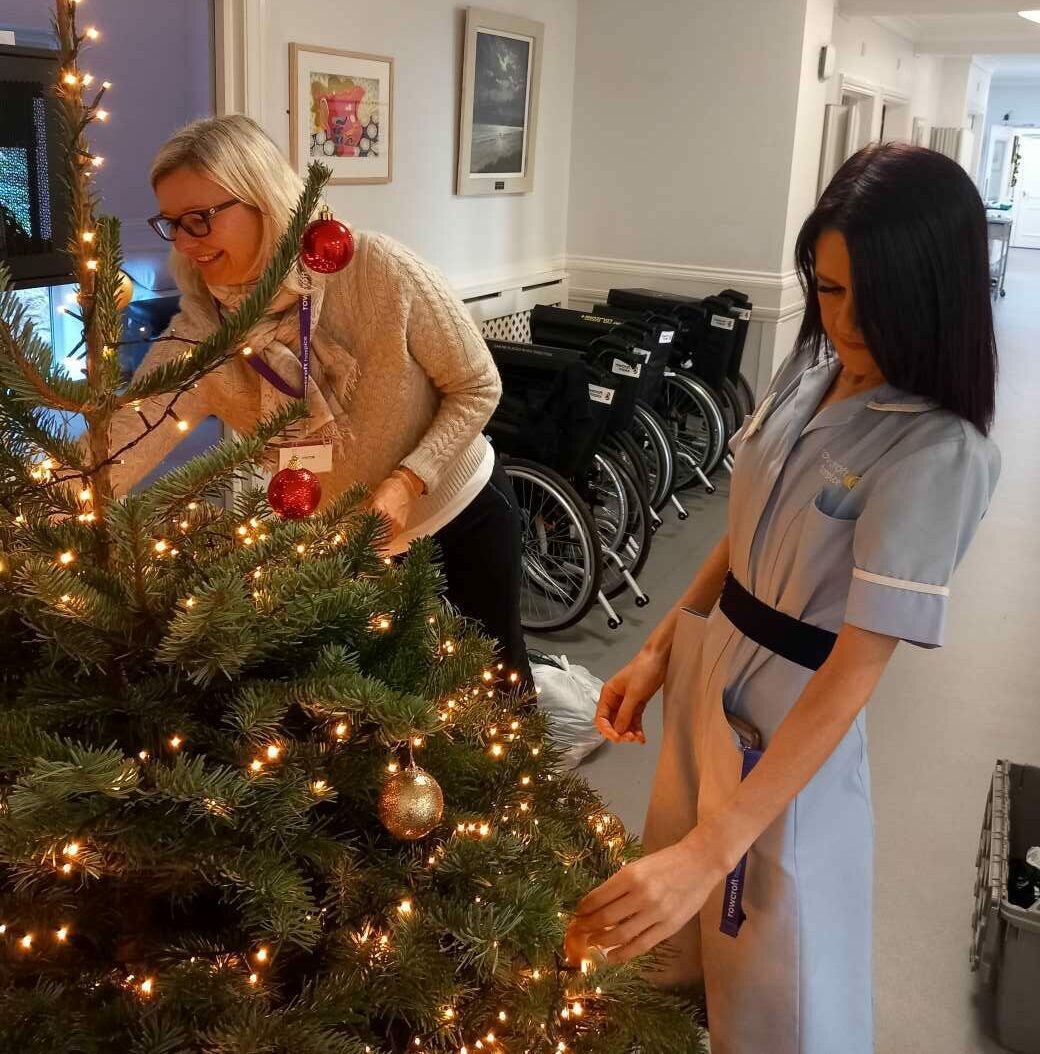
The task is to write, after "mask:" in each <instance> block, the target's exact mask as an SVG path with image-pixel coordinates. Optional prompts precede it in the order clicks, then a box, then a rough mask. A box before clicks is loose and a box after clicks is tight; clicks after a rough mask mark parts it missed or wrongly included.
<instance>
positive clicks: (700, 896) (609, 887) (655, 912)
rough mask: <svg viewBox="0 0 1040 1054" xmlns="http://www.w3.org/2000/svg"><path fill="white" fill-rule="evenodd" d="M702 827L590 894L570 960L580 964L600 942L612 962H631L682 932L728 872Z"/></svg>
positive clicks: (571, 930)
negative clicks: (588, 951)
mask: <svg viewBox="0 0 1040 1054" xmlns="http://www.w3.org/2000/svg"><path fill="white" fill-rule="evenodd" d="M702 831H703V829H700V828H695V829H694V830H693V831H691V832H690V834H688V835H687V836H686V837H685V838H684V839H683V840H682V841H681V842H677V843H676V844H675V845H671V846H669V847H668V848H667V849H662V850H660V851H659V852H656V853H651V854H650V855H649V856H644V857H643V858H642V859H641V860H636V861H634V862H633V863H631V864H626V865H625V866H624V867H623V868H622V869H621V870H620V871H618V873H617V874H616V875H614V876H613V877H612V878H609V879H607V881H606V882H604V883H603V884H602V885H601V886H598V887H597V888H596V889H594V890H593V891H592V892H591V893H590V894H589V895H588V896H587V897H585V899H584V900H583V901H582V902H581V903H580V904H579V905H578V913H577V914H576V915H575V917H574V919H573V920H572V921H571V924H570V926H569V927H568V929H567V940H566V944H565V949H566V952H567V958H568V961H570V962H571V963H572V965H574V966H577V965H579V963H580V961H581V959H583V958H586V957H587V956H586V954H585V953H586V951H587V949H589V948H591V947H598V948H600V949H602V950H603V951H604V952H605V953H606V957H607V961H608V962H609V963H611V964H612V965H616V964H618V963H624V962H628V960H629V959H634V958H636V957H637V956H639V955H645V954H646V953H647V952H648V951H650V950H651V949H652V948H656V947H657V945H658V944H660V943H661V941H664V940H667V939H668V938H669V937H671V936H674V934H676V933H678V932H679V930H681V929H682V927H683V926H685V925H686V923H687V922H689V921H690V919H692V918H693V916H694V915H696V914H697V912H698V911H700V910H701V907H702V906H703V905H704V902H705V900H707V898H708V895H709V894H710V893H711V891H712V890H713V889H714V888H715V887H716V886H717V885H718V884H719V883H720V882H721V881H722V880H723V879H724V878H725V877H726V874H727V873H728V869H727V868H726V866H725V864H724V862H723V860H724V856H723V854H722V853H721V852H719V851H718V850H717V848H716V847H715V846H714V845H713V844H712V840H711V837H710V836H709V835H707V834H704V833H702Z"/></svg>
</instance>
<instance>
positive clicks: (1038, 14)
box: [1018, 9, 1040, 22]
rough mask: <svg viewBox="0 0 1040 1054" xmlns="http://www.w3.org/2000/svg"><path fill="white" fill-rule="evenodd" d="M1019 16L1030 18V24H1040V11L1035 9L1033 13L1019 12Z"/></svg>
mask: <svg viewBox="0 0 1040 1054" xmlns="http://www.w3.org/2000/svg"><path fill="white" fill-rule="evenodd" d="M1018 13H1019V15H1021V16H1022V18H1028V19H1029V21H1030V22H1040V9H1034V10H1032V11H1019V12H1018Z"/></svg>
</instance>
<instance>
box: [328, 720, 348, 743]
mask: <svg viewBox="0 0 1040 1054" xmlns="http://www.w3.org/2000/svg"><path fill="white" fill-rule="evenodd" d="M332 732H333V735H335V737H336V738H337V739H346V737H347V734H348V733H349V732H350V725H348V724H347V722H346V721H340V723H339V724H338V725H336V727H335V728H334V729H333V730H332Z"/></svg>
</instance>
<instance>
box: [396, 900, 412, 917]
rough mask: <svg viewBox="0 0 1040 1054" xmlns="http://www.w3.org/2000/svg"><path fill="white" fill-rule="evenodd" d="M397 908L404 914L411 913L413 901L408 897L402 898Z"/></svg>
mask: <svg viewBox="0 0 1040 1054" xmlns="http://www.w3.org/2000/svg"><path fill="white" fill-rule="evenodd" d="M397 910H398V911H399V912H400V913H401V914H402V915H411V913H412V902H411V901H410V900H408V899H405V900H402V901H401V903H400V904H399V905H398V906H397Z"/></svg>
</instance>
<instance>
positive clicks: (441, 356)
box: [395, 247, 502, 491]
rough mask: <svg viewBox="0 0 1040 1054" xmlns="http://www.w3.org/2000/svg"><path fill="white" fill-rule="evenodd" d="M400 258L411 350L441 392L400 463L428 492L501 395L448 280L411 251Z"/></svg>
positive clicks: (480, 340)
mask: <svg viewBox="0 0 1040 1054" xmlns="http://www.w3.org/2000/svg"><path fill="white" fill-rule="evenodd" d="M398 249H399V250H400V260H399V261H395V262H399V264H400V266H401V268H402V270H403V272H404V273H405V275H406V276H407V280H408V287H409V293H410V303H409V305H408V317H407V330H406V332H407V340H408V351H409V353H410V354H411V355H412V357H413V358H414V359H415V360H416V361H417V362H418V363H419V364H420V365H421V366H422V367H423V369H424V370H425V371H426V373H427V376H428V377H429V378H430V380H431V381H432V383H433V385H434V387H435V388H436V389H437V390H438V392H440V394H441V402H440V406H439V407H438V409H437V413H436V415H435V416H434V419H433V421H432V422H431V424H430V427H429V428H428V429H427V430H426V433H425V434H424V435H423V437H422V438H421V439H420V440H419V443H418V445H417V446H416V447H415V449H414V450H413V451H412V452H411V453H410V454H409V455H408V456H407V457H405V458H404V460H403V461H402V464H403V465H404V467H405V468H409V469H411V470H412V472H414V473H415V474H416V475H417V476H418V477H419V478H420V479H421V480H422V481H423V482H424V483H425V484H426V488H427V490H429V491H432V490H435V489H436V487H437V485H438V483H439V481H440V479H441V477H442V475H443V473H444V471H445V470H446V469H448V468H449V467H450V466H451V463H452V461H453V460H454V458H455V457H456V456H458V455H459V454H461V453H463V452H464V451H465V450H466V449H467V448H468V447H469V446H470V444H471V443H472V442H473V440H474V439H476V437H477V436H478V435H479V434H480V433H481V432H482V431H483V429H484V426H485V425H486V424H487V423H488V421H489V420H490V419H491V415H492V414H493V413H494V411H495V407H496V406H498V401H499V399H500V398H501V396H502V382H501V380H500V378H499V376H498V369H497V367H496V366H495V362H494V359H492V357H491V352H490V351H488V346H487V344H486V343H485V341H484V338H483V337H482V336H481V335H480V330H479V329H477V326H476V323H475V322H474V321H473V319H472V318H471V316H470V314H469V312H468V311H467V310H466V308H465V306H464V305H463V303H462V302H461V301H460V300H459V298H458V297H457V296H456V295H455V294H454V293H453V292H452V290H451V288H450V287H449V285H448V283H447V280H446V279H445V278H444V277H443V276H442V275H441V274H440V273H438V272H437V271H436V270H435V269H434V268H433V267H431V266H430V265H429V264H427V263H425V262H424V261H422V260H420V259H419V258H418V257H416V256H415V255H414V254H412V253H411V252H409V251H408V250H404V249H401V248H400V247H398Z"/></svg>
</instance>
